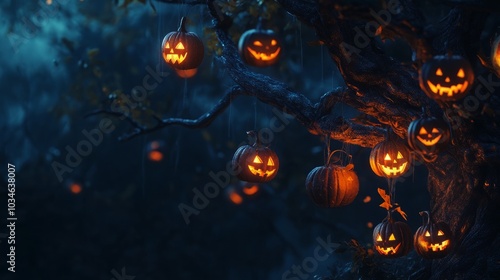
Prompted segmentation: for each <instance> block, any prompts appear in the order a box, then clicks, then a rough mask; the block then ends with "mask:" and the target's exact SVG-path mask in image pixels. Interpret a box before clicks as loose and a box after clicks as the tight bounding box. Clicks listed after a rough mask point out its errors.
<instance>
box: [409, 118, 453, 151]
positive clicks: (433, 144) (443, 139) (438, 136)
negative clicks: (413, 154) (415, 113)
mask: <svg viewBox="0 0 500 280" xmlns="http://www.w3.org/2000/svg"><path fill="white" fill-rule="evenodd" d="M449 143H450V127H449V126H448V124H447V123H446V122H445V121H444V120H442V119H437V118H434V117H425V118H420V119H416V120H414V121H412V122H411V123H410V125H409V126H408V144H409V145H410V147H411V148H412V149H413V150H415V151H417V152H418V153H420V154H421V155H422V157H423V158H424V159H425V160H427V161H434V160H435V159H436V158H437V154H439V152H440V151H442V150H443V149H444V148H446V147H447V146H448V144H449Z"/></svg>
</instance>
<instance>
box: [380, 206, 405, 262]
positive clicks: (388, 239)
mask: <svg viewBox="0 0 500 280" xmlns="http://www.w3.org/2000/svg"><path fill="white" fill-rule="evenodd" d="M411 241H412V234H411V230H410V227H409V226H408V225H407V224H406V223H404V222H399V221H398V222H394V221H393V220H392V218H391V216H390V215H389V216H388V217H387V218H386V219H385V220H384V221H382V222H381V223H380V224H378V225H377V226H376V227H375V228H374V229H373V246H374V248H375V251H377V253H379V255H381V256H382V257H385V258H398V257H401V256H404V255H406V254H408V252H410V250H411V245H412V244H411Z"/></svg>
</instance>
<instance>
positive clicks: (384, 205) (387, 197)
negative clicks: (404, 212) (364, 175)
mask: <svg viewBox="0 0 500 280" xmlns="http://www.w3.org/2000/svg"><path fill="white" fill-rule="evenodd" d="M378 194H379V195H380V197H382V199H383V200H384V202H383V203H382V204H380V205H379V206H380V207H382V208H384V209H385V210H387V211H389V209H391V208H392V204H391V196H390V195H388V194H386V192H385V190H384V189H381V188H378Z"/></svg>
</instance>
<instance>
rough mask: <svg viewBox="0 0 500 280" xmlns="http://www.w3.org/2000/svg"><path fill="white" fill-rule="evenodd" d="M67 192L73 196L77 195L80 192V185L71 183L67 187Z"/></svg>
mask: <svg viewBox="0 0 500 280" xmlns="http://www.w3.org/2000/svg"><path fill="white" fill-rule="evenodd" d="M69 190H70V191H71V192H72V193H74V194H79V193H81V192H82V185H80V184H78V183H72V184H71V185H70V186H69Z"/></svg>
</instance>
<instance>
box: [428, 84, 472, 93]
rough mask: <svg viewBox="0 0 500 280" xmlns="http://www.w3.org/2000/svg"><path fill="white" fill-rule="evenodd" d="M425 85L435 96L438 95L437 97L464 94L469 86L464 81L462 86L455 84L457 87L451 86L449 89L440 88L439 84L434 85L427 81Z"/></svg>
mask: <svg viewBox="0 0 500 280" xmlns="http://www.w3.org/2000/svg"><path fill="white" fill-rule="evenodd" d="M427 85H428V86H429V88H430V89H431V91H432V92H433V93H435V94H439V95H443V94H446V96H453V95H454V94H457V93H462V92H464V91H465V90H466V89H467V86H469V82H468V81H464V83H463V84H457V85H453V86H450V87H444V86H441V84H437V85H434V84H433V83H431V82H430V81H427Z"/></svg>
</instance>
